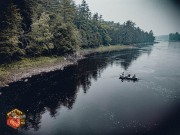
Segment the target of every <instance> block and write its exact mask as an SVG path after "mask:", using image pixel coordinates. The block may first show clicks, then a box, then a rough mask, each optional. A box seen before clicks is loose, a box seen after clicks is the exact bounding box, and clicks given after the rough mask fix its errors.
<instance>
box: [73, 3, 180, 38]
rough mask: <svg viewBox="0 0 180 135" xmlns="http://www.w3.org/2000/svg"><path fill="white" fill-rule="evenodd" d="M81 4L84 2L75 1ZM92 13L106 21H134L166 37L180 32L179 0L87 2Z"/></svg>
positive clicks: (144, 28) (141, 26)
mask: <svg viewBox="0 0 180 135" xmlns="http://www.w3.org/2000/svg"><path fill="white" fill-rule="evenodd" d="M74 1H75V2H76V4H80V3H81V1H82V0H74ZM86 2H87V3H88V5H89V7H90V10H91V12H92V13H95V12H98V13H99V14H102V15H103V18H104V19H105V20H106V21H115V22H120V23H121V24H122V23H123V22H125V21H127V20H132V21H134V22H135V23H136V26H139V27H140V28H141V29H143V30H145V31H150V30H151V29H152V30H153V32H154V34H155V35H156V36H157V35H166V34H169V33H171V32H176V31H177V32H180V4H179V1H178V0H86Z"/></svg>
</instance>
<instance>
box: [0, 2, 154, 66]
mask: <svg viewBox="0 0 180 135" xmlns="http://www.w3.org/2000/svg"><path fill="white" fill-rule="evenodd" d="M153 41H154V36H153V32H152V31H150V32H144V31H143V30H141V29H140V28H139V27H135V23H134V22H132V21H127V22H125V23H123V24H120V23H114V22H108V21H104V20H103V18H102V15H99V14H98V13H95V14H92V13H91V12H90V9H89V7H88V4H87V3H86V1H85V0H82V4H80V5H76V4H75V3H74V1H73V0H21V1H20V0H0V62H1V63H2V62H11V61H13V60H18V59H20V58H22V57H36V56H41V55H64V54H66V53H73V52H76V51H77V50H78V49H80V48H94V47H98V46H100V45H105V46H107V45H110V44H113V45H118V44H132V43H142V42H153Z"/></svg>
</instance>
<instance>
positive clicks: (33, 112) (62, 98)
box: [0, 46, 151, 135]
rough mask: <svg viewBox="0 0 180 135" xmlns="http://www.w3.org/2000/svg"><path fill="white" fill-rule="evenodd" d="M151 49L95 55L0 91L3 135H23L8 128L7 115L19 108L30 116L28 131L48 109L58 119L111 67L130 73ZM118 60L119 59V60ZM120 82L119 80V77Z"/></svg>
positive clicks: (0, 115) (0, 123)
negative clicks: (131, 67) (133, 64)
mask: <svg viewBox="0 0 180 135" xmlns="http://www.w3.org/2000/svg"><path fill="white" fill-rule="evenodd" d="M150 52H151V46H148V47H147V48H146V49H144V50H143V48H142V49H128V50H123V51H121V52H110V53H103V54H92V55H90V56H89V58H87V59H84V60H81V61H79V63H78V64H77V65H73V66H69V67H67V68H65V69H64V70H63V71H55V72H51V73H47V74H42V75H38V76H34V77H32V78H29V81H28V82H26V83H25V82H16V83H13V84H11V85H10V86H9V87H8V88H3V89H1V90H0V92H2V95H1V96H0V110H1V114H0V132H1V133H3V135H6V134H13V135H14V134H19V133H18V132H17V131H14V130H13V129H11V128H9V127H7V126H6V124H5V123H6V113H7V112H9V111H10V110H12V109H14V108H18V109H20V110H22V111H23V112H25V113H26V115H27V121H26V125H25V126H24V127H23V128H24V129H25V130H29V129H31V128H33V129H34V130H38V129H39V128H40V123H41V117H42V114H44V113H45V111H46V110H48V111H49V112H50V115H51V117H56V116H57V115H60V114H58V112H57V110H58V109H59V108H61V107H62V106H64V107H66V108H68V109H72V108H73V105H74V103H75V100H76V97H77V93H78V90H79V89H80V87H81V88H83V90H84V93H87V91H88V89H89V88H90V87H91V82H92V79H93V80H95V81H97V79H98V78H99V77H100V76H101V73H102V72H103V70H105V69H106V68H107V66H108V65H112V64H114V63H116V64H119V65H120V66H121V67H123V68H124V70H127V69H128V67H129V66H130V65H131V63H132V62H133V61H134V60H136V59H137V58H138V57H139V56H140V55H141V54H143V53H147V54H150ZM117 58H118V59H117ZM118 61H119V62H118ZM117 79H118V78H117Z"/></svg>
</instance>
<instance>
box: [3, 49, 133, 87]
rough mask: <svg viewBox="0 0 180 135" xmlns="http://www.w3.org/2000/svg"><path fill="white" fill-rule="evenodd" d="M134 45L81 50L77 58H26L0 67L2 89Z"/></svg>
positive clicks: (70, 56) (68, 56)
mask: <svg viewBox="0 0 180 135" xmlns="http://www.w3.org/2000/svg"><path fill="white" fill-rule="evenodd" d="M132 48H134V46H132V45H128V46H127V45H110V46H106V47H105V46H101V47H98V48H94V49H82V50H79V51H78V52H77V54H76V56H72V55H67V56H66V57H63V56H56V57H55V56H51V57H44V56H41V57H37V58H24V59H22V60H20V61H17V62H13V63H10V64H1V65H0V88H1V87H8V86H9V84H10V83H13V82H17V81H24V82H27V81H28V78H30V77H32V76H34V75H39V74H43V73H47V72H52V71H56V70H63V69H64V67H67V66H69V65H73V64H76V63H77V62H78V60H81V59H83V58H85V57H86V56H87V55H89V54H93V53H103V52H110V51H118V50H123V49H132Z"/></svg>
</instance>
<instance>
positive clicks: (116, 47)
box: [80, 45, 132, 52]
mask: <svg viewBox="0 0 180 135" xmlns="http://www.w3.org/2000/svg"><path fill="white" fill-rule="evenodd" d="M131 47H132V46H129V45H128V46H127V45H109V46H100V47H98V48H90V49H82V50H81V51H80V52H110V51H117V50H122V49H128V48H131Z"/></svg>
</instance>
